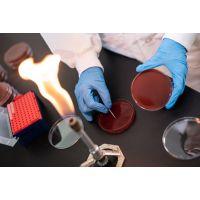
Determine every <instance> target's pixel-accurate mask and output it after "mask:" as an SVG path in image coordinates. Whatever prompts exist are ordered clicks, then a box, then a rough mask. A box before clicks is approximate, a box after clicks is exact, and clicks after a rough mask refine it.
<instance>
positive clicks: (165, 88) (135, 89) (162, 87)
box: [131, 69, 172, 111]
mask: <svg viewBox="0 0 200 200" xmlns="http://www.w3.org/2000/svg"><path fill="white" fill-rule="evenodd" d="M171 92H172V82H171V80H170V78H169V77H168V76H166V75H164V74H163V73H161V72H160V71H158V70H155V69H151V70H146V71H144V72H142V73H139V74H138V75H137V76H136V77H135V78H134V80H133V82H132V85H131V94H132V98H133V100H134V101H135V103H136V104H137V105H138V106H139V107H141V108H143V109H145V110H150V111H156V110H160V109H162V108H163V107H164V106H165V104H166V103H167V102H168V100H169V98H170V96H171Z"/></svg>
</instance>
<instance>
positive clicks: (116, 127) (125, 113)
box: [98, 100, 135, 134]
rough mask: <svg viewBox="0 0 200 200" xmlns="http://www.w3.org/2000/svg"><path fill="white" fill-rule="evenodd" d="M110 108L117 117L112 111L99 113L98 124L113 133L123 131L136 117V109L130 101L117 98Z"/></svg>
mask: <svg viewBox="0 0 200 200" xmlns="http://www.w3.org/2000/svg"><path fill="white" fill-rule="evenodd" d="M110 110H111V111H112V112H113V114H114V115H115V117H116V119H115V118H114V117H113V116H112V114H111V113H110V112H108V113H107V114H104V113H100V114H99V115H98V124H99V126H100V128H102V129H103V130H104V131H106V132H108V133H113V134H117V133H122V132H124V131H125V130H127V129H128V128H129V127H130V126H131V125H132V123H133V121H134V119H135V110H134V108H133V106H132V105H131V103H130V102H129V101H126V100H117V101H115V102H114V103H113V105H112V108H111V109H110Z"/></svg>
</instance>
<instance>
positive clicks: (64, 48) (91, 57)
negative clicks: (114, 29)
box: [42, 33, 200, 92]
mask: <svg viewBox="0 0 200 200" xmlns="http://www.w3.org/2000/svg"><path fill="white" fill-rule="evenodd" d="M42 37H43V38H44V40H45V41H46V43H47V44H48V46H49V47H50V49H51V51H52V52H53V53H55V54H59V55H60V56H61V60H62V61H63V62H65V63H66V64H67V65H68V66H69V67H72V68H76V69H77V71H78V73H79V75H80V74H81V73H82V72H83V71H84V70H86V69H87V68H89V67H94V66H99V67H102V69H103V66H102V64H101V62H100V61H99V59H98V56H99V53H100V51H101V48H102V46H103V47H104V48H107V49H109V50H111V51H114V52H116V53H119V54H122V55H125V56H128V57H130V58H135V59H137V60H139V61H141V62H145V61H147V60H148V59H149V58H151V57H152V56H153V55H154V53H155V52H156V50H157V48H158V47H159V45H160V43H161V41H162V38H163V37H164V38H165V37H166V38H170V39H173V40H175V41H177V42H179V43H180V44H182V45H183V46H185V47H186V49H187V50H188V66H189V68H188V77H187V81H186V85H188V86H189V87H191V88H193V89H195V90H197V91H199V92H200V36H199V35H198V34H194V33H188V34H187V33H182V34H162V33H122V34H119V33H112V34H109V33H106V34H104V33H102V34H80V33H78V34H77V33H76V34H65V33H62V34H54V33H53V34H52V33H48V34H46V33H44V34H42ZM174 67H176V66H174ZM158 69H159V70H161V71H162V72H164V73H165V74H167V75H169V76H170V73H169V72H168V70H167V69H166V68H165V67H159V68H158Z"/></svg>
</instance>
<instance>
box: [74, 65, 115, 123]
mask: <svg viewBox="0 0 200 200" xmlns="http://www.w3.org/2000/svg"><path fill="white" fill-rule="evenodd" d="M75 95H76V99H77V101H78V106H79V109H80V111H81V112H82V114H83V116H84V117H85V118H86V119H87V120H88V121H92V120H93V117H92V111H93V110H96V111H98V112H103V113H107V112H108V109H110V107H111V105H112V103H111V98H110V94H109V91H108V88H107V86H106V83H105V80H104V76H103V71H102V69H101V68H100V67H91V68H88V69H86V70H85V71H83V72H82V73H81V75H80V78H79V81H78V83H77V85H76V87H75ZM99 97H100V98H101V100H102V101H103V103H101V102H100V98H99Z"/></svg>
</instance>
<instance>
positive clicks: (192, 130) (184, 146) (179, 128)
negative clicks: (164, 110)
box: [162, 117, 200, 160]
mask: <svg viewBox="0 0 200 200" xmlns="http://www.w3.org/2000/svg"><path fill="white" fill-rule="evenodd" d="M197 119H198V118H195V117H183V118H180V119H177V120H175V121H173V122H172V123H171V124H169V126H168V127H167V128H166V129H165V131H164V134H163V137H162V142H163V145H164V148H165V150H166V151H167V152H168V153H169V154H170V155H171V156H172V157H174V158H176V159H180V160H191V159H195V158H197V157H199V156H200V123H199V122H198V120H197Z"/></svg>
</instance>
